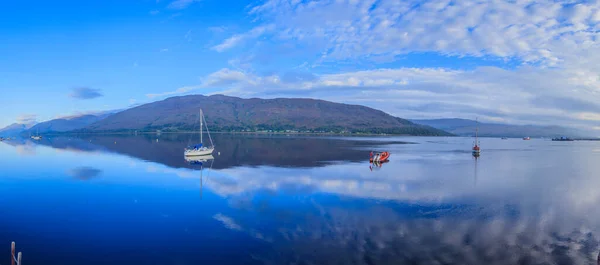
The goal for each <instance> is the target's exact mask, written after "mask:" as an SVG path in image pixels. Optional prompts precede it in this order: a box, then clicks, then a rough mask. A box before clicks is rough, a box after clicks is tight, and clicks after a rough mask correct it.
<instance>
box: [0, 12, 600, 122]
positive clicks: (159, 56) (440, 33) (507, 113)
mask: <svg viewBox="0 0 600 265" xmlns="http://www.w3.org/2000/svg"><path fill="white" fill-rule="evenodd" d="M599 21H600V6H599V4H598V2H595V1H583V2H574V1H537V2H535V1H527V0H525V1H501V0H493V1H483V2H478V1H471V0H465V1H458V2H457V1H446V0H440V1H412V0H407V1H394V0H365V1H356V0H323V1H311V0H302V1H300V0H262V1H252V2H249V1H221V0H201V1H194V0H177V1H174V0H158V1H157V0H139V1H116V0H108V1H93V2H88V1H58V2H56V1H53V2H48V1H27V2H23V1H11V2H7V3H3V4H2V8H1V9H0V25H1V26H0V36H2V39H3V41H2V42H0V58H2V60H1V61H0V91H1V95H0V106H2V108H1V111H2V115H0V127H3V126H6V125H8V124H11V123H13V122H16V121H21V122H23V121H32V120H36V121H38V122H39V121H45V120H49V119H53V118H56V117H63V116H71V115H77V114H82V113H89V112H97V111H104V110H113V109H123V108H127V107H129V106H133V105H136V104H143V103H147V102H152V101H156V100H160V99H163V98H166V97H168V96H175V95H185V94H214V93H222V94H227V95H232V96H240V97H263V98H272V97H314V98H321V99H325V100H332V101H336V102H344V103H352V104H363V105H367V106H370V107H375V108H378V109H381V110H384V111H386V112H388V113H391V114H393V115H397V116H400V117H405V118H440V117H462V118H474V117H479V118H480V119H481V120H487V121H499V122H512V123H520V124H565V125H571V126H578V127H585V128H594V127H597V125H596V124H597V123H598V122H599V121H600V104H598V102H600V96H598V91H599V90H600V81H599V79H598V77H599V71H600V66H598V65H597V62H598V61H600V47H599V45H598V42H597V40H598V36H597V35H598V32H599V29H600V25H599V24H598V22H599Z"/></svg>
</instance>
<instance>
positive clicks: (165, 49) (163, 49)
mask: <svg viewBox="0 0 600 265" xmlns="http://www.w3.org/2000/svg"><path fill="white" fill-rule="evenodd" d="M168 51H169V49H168V48H162V49H160V52H168Z"/></svg>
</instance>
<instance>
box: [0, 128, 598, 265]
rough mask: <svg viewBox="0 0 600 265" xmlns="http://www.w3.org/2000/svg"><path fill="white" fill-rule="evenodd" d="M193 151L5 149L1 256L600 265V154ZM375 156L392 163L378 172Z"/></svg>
mask: <svg viewBox="0 0 600 265" xmlns="http://www.w3.org/2000/svg"><path fill="white" fill-rule="evenodd" d="M157 137H158V139H159V140H158V142H157V141H156V138H157ZM188 138H189V136H187V135H179V136H178V135H161V136H137V137H133V136H131V137H116V136H95V137H82V138H75V137H53V138H48V139H44V140H42V141H41V142H38V143H32V142H30V141H21V142H15V141H13V142H9V143H7V142H4V143H0V161H2V162H0V213H1V214H2V215H1V217H2V218H0V253H2V249H3V248H4V247H2V245H4V246H5V247H6V248H5V250H6V252H5V253H6V254H7V255H6V256H5V255H0V257H2V256H5V257H7V256H8V251H9V246H10V242H11V241H16V242H17V248H18V250H19V251H22V252H23V255H24V256H23V257H24V258H23V261H24V264H32V265H33V264H35V265H41V264H44V265H54V264H57V265H58V264H61V265H71V264H73V265H75V264H77V265H81V264H90V265H99V264H144V265H145V264H160V265H168V264H173V265H180V264H181V265H183V264H595V263H596V258H597V256H598V252H599V250H600V245H599V237H600V234H599V230H598V229H599V228H600V207H599V206H600V205H599V202H600V191H599V190H598V188H599V187H600V174H599V173H600V142H552V141H548V140H531V141H523V140H520V139H510V140H500V139H481V146H482V154H481V157H480V158H479V159H475V158H473V157H472V156H471V154H470V151H469V149H470V146H471V143H472V139H468V138H431V137H397V138H315V137H286V136H278V137H267V136H231V135H217V136H215V143H216V145H217V151H218V152H220V155H218V154H217V153H216V152H215V155H214V157H215V159H214V160H209V161H205V162H203V163H202V164H200V163H190V162H188V161H186V160H185V159H184V158H183V156H182V154H183V148H184V147H185V146H186V145H187V144H188V142H189V139H188ZM405 142H411V144H406V143H405ZM371 150H380V151H383V150H388V151H390V152H391V153H392V156H391V159H390V160H391V161H390V162H389V163H386V164H383V165H382V166H381V167H375V168H370V164H369V162H368V157H369V152H370V151H371ZM0 264H9V261H8V258H6V260H2V259H0Z"/></svg>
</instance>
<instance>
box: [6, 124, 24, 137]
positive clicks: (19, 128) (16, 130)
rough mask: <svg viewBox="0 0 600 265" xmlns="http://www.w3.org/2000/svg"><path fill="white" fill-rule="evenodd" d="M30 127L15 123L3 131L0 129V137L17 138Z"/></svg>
mask: <svg viewBox="0 0 600 265" xmlns="http://www.w3.org/2000/svg"><path fill="white" fill-rule="evenodd" d="M27 128H28V126H27V125H25V124H19V123H13V124H11V125H8V126H6V127H4V128H2V129H0V136H2V137H9V136H17V135H19V134H20V133H22V132H24V131H25V130H27Z"/></svg>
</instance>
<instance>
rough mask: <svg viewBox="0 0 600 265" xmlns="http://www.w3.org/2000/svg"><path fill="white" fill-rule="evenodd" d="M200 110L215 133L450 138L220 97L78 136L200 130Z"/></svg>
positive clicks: (328, 107) (363, 118)
mask: <svg viewBox="0 0 600 265" xmlns="http://www.w3.org/2000/svg"><path fill="white" fill-rule="evenodd" d="M200 108H202V109H203V111H204V113H205V116H206V119H207V123H208V126H209V127H210V129H211V130H213V131H269V130H270V131H300V132H345V131H346V132H354V133H389V134H407V135H449V134H448V133H447V132H444V131H442V130H438V129H435V128H432V127H429V126H423V125H417V124H414V123H412V122H410V121H408V120H404V119H401V118H397V117H394V116H391V115H389V114H387V113H385V112H383V111H380V110H375V109H372V108H368V107H364V106H359V105H348V104H340V103H333V102H328V101H323V100H315V99H301V98H297V99H288V98H278V99H258V98H252V99H242V98H237V97H229V96H223V95H214V96H202V95H191V96H182V97H172V98H168V99H165V100H162V101H158V102H154V103H149V104H145V105H141V106H138V107H134V108H131V109H128V110H125V111H122V112H119V113H116V114H114V115H112V116H110V117H108V118H106V119H104V120H101V121H98V122H95V123H94V124H92V125H90V126H87V127H86V128H84V129H83V130H81V131H85V132H119V131H121V132H122V131H136V130H139V131H154V130H162V131H168V132H177V131H193V130H198V127H199V125H198V120H199V118H198V113H199V110H200Z"/></svg>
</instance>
